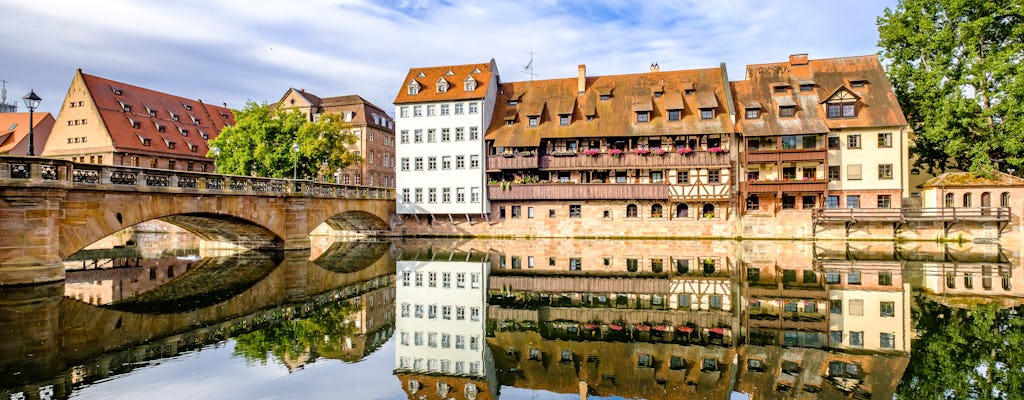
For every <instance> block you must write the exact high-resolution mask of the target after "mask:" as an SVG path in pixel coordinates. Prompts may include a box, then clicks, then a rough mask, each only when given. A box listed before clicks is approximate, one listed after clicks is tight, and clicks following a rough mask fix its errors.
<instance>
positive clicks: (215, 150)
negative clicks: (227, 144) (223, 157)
mask: <svg viewBox="0 0 1024 400" xmlns="http://www.w3.org/2000/svg"><path fill="white" fill-rule="evenodd" d="M218 158H220V147H218V146H213V173H215V174H216V173H217V159H218Z"/></svg>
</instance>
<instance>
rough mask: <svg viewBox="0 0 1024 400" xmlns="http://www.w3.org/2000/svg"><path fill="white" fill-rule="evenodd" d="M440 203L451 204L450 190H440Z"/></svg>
mask: <svg viewBox="0 0 1024 400" xmlns="http://www.w3.org/2000/svg"><path fill="white" fill-rule="evenodd" d="M441 202H442V203H451V202H452V188H441Z"/></svg>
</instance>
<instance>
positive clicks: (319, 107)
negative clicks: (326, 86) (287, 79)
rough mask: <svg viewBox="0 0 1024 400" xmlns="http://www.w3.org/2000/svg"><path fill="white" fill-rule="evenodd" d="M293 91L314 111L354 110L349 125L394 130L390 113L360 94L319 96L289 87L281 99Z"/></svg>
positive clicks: (337, 111) (325, 112)
mask: <svg viewBox="0 0 1024 400" xmlns="http://www.w3.org/2000/svg"><path fill="white" fill-rule="evenodd" d="M293 91H294V92H295V93H298V94H299V95H300V96H302V97H303V98H304V99H306V100H307V101H309V103H310V105H311V108H312V112H313V113H322V114H339V115H343V114H344V113H346V112H354V113H355V114H354V115H353V116H352V120H351V121H348V122H347V123H348V124H349V125H352V126H366V125H369V126H375V127H377V128H380V129H383V130H386V131H393V130H394V125H388V124H386V120H391V119H392V118H391V117H390V116H389V115H388V113H387V111H384V110H383V109H382V108H380V107H377V106H376V105H375V104H373V103H371V102H370V101H369V100H366V99H365V98H363V97H362V96H360V95H357V94H349V95H343V96H334V97H319V96H317V95H315V94H313V93H310V92H307V91H306V90H305V89H295V88H289V89H288V90H287V91H285V93H284V95H283V96H281V100H284V99H285V98H286V97H288V93H291V92H293ZM280 103H281V101H278V102H277V103H274V104H272V105H271V107H277V105H278V104H280ZM374 114H376V115H377V116H378V118H377V119H374V118H373V115H374Z"/></svg>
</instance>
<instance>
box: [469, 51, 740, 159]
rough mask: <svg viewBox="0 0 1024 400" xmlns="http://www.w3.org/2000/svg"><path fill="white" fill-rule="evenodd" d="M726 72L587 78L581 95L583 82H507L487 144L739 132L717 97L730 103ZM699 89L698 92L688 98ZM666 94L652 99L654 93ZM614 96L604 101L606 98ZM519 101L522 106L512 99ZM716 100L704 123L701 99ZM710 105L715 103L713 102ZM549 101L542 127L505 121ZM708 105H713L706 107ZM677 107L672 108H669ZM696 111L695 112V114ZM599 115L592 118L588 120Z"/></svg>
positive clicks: (574, 79)
mask: <svg viewBox="0 0 1024 400" xmlns="http://www.w3.org/2000/svg"><path fill="white" fill-rule="evenodd" d="M722 77H723V74H722V70H721V68H708V69H697V70H684V71H657V72H646V73H640V74H629V75H606V76H590V77H585V83H586V85H585V91H584V92H583V93H582V94H580V93H579V92H578V86H577V85H578V78H577V77H573V78H563V79H550V80H534V81H524V82H503V83H502V84H501V87H500V88H499V90H498V99H497V101H496V102H495V107H494V115H495V116H496V117H495V118H492V119H491V125H490V127H489V128H488V130H487V136H486V139H487V140H494V145H495V146H513V147H530V146H536V145H538V144H539V143H540V140H541V139H543V138H581V137H608V136H623V137H625V136H660V135H665V136H676V135H683V134H688V135H692V134H715V133H729V132H732V131H733V125H732V121H731V120H730V115H729V110H728V109H727V107H726V105H724V104H722V103H721V102H720V101H718V100H717V99H726V98H727V97H726V93H725V91H726V85H725V83H724V82H723V80H722V79H723V78H722ZM688 88H693V89H694V90H695V91H696V92H695V94H692V95H689V96H684V95H683V92H684V91H686V90H687V89H688ZM655 89H661V90H663V91H664V92H663V95H662V96H660V97H654V98H652V97H651V96H652V90H655ZM609 94H610V95H611V97H609V98H608V100H601V99H600V97H601V96H602V95H609ZM520 96H521V98H519V104H518V105H517V106H509V105H508V100H509V99H514V98H517V97H520ZM700 96H704V97H703V98H704V99H706V100H707V99H715V100H714V102H712V103H711V104H710V105H711V106H712V107H713V108H714V109H715V110H716V113H715V118H714V119H713V120H709V121H703V120H701V119H700V113H699V111H697V110H698V107H697V105H698V104H697V103H698V98H699V97H700ZM707 101H709V102H710V100H707ZM545 103H547V107H545V108H544V109H543V115H542V118H541V119H540V124H539V125H538V126H537V127H529V126H527V125H528V124H525V123H522V121H518V122H516V123H513V124H512V125H508V124H507V122H506V120H505V119H504V118H503V117H505V116H506V115H508V114H507V113H508V112H509V111H508V110H509V109H516V110H518V112H519V115H524V111H523V110H531V111H532V110H535V109H537V108H538V106H540V105H543V104H545ZM565 104H575V106H574V109H573V111H572V119H571V121H570V124H569V125H568V126H561V125H560V124H559V118H558V117H559V116H558V114H559V113H561V112H564V111H565V109H564V105H565ZM705 105H708V104H705ZM669 107H671V108H669ZM669 109H672V110H684V111H683V112H682V113H681V116H680V120H679V121H668V110H669ZM648 110H649V111H650V114H651V115H650V121H649V122H637V115H636V112H638V111H642V112H647V111H648ZM691 110H692V111H691ZM588 116H593V117H594V118H593V119H592V120H587V117H588Z"/></svg>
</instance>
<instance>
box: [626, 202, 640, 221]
mask: <svg viewBox="0 0 1024 400" xmlns="http://www.w3.org/2000/svg"><path fill="white" fill-rule="evenodd" d="M637 215H638V214H637V211H636V204H630V205H628V206H626V218H636V217H637Z"/></svg>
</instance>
